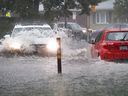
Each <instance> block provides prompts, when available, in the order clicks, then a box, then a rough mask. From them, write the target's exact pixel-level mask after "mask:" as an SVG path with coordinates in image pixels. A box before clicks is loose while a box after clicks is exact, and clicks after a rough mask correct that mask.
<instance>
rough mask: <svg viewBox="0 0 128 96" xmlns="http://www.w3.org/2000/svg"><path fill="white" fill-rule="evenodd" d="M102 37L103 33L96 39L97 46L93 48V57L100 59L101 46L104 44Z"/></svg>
mask: <svg viewBox="0 0 128 96" xmlns="http://www.w3.org/2000/svg"><path fill="white" fill-rule="evenodd" d="M102 36H103V31H101V32H99V33H98V35H97V37H96V39H95V44H94V46H93V48H94V49H93V56H94V57H98V56H99V54H100V50H101V44H102Z"/></svg>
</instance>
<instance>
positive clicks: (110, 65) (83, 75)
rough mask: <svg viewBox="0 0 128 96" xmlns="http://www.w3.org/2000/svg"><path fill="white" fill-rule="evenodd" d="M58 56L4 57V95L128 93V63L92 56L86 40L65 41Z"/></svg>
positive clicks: (0, 89) (0, 93) (0, 81)
mask: <svg viewBox="0 0 128 96" xmlns="http://www.w3.org/2000/svg"><path fill="white" fill-rule="evenodd" d="M62 42H64V43H62V74H58V73H57V60H56V57H39V56H34V55H32V56H24V57H23V56H13V57H0V61H1V62H0V96H128V63H127V62H107V61H101V60H99V59H91V58H90V57H89V56H88V54H89V53H88V49H89V48H88V44H87V43H86V42H85V41H84V40H81V41H76V40H71V39H69V40H64V41H63V40H62Z"/></svg>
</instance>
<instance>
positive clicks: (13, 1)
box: [0, 0, 103, 21]
mask: <svg viewBox="0 0 128 96" xmlns="http://www.w3.org/2000/svg"><path fill="white" fill-rule="evenodd" d="M101 1H103V0H0V9H2V8H7V9H10V10H12V11H13V12H15V13H16V14H18V15H19V16H20V17H22V18H35V17H38V16H39V14H38V7H39V2H42V3H43V5H44V11H45V12H44V16H42V17H43V18H44V19H45V20H50V21H53V20H55V19H59V18H60V17H65V16H66V17H68V16H70V15H72V13H71V12H70V11H69V9H73V8H76V9H82V11H81V14H89V13H90V5H92V4H95V5H97V4H98V3H99V2H101Z"/></svg>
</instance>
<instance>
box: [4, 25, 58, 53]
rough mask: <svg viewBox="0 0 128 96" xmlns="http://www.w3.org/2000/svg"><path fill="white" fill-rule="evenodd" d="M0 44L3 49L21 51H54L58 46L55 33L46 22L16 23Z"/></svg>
mask: <svg viewBox="0 0 128 96" xmlns="http://www.w3.org/2000/svg"><path fill="white" fill-rule="evenodd" d="M2 44H3V46H4V50H5V51H10V52H21V53H34V52H39V53H43V52H44V53H45V52H51V53H52V52H53V53H54V52H56V51H57V48H58V43H57V41H56V33H55V32H54V31H53V30H52V28H51V27H50V26H49V25H48V24H44V25H16V26H15V27H14V29H13V31H12V34H11V35H5V40H4V41H3V42H2Z"/></svg>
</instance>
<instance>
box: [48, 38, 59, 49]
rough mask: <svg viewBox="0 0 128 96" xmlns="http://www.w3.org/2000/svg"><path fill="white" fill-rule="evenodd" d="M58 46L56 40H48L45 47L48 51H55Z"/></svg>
mask: <svg viewBox="0 0 128 96" xmlns="http://www.w3.org/2000/svg"><path fill="white" fill-rule="evenodd" d="M58 48H59V45H58V43H57V41H56V40H53V41H50V42H49V43H48V44H47V49H48V50H49V51H57V49H58Z"/></svg>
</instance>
